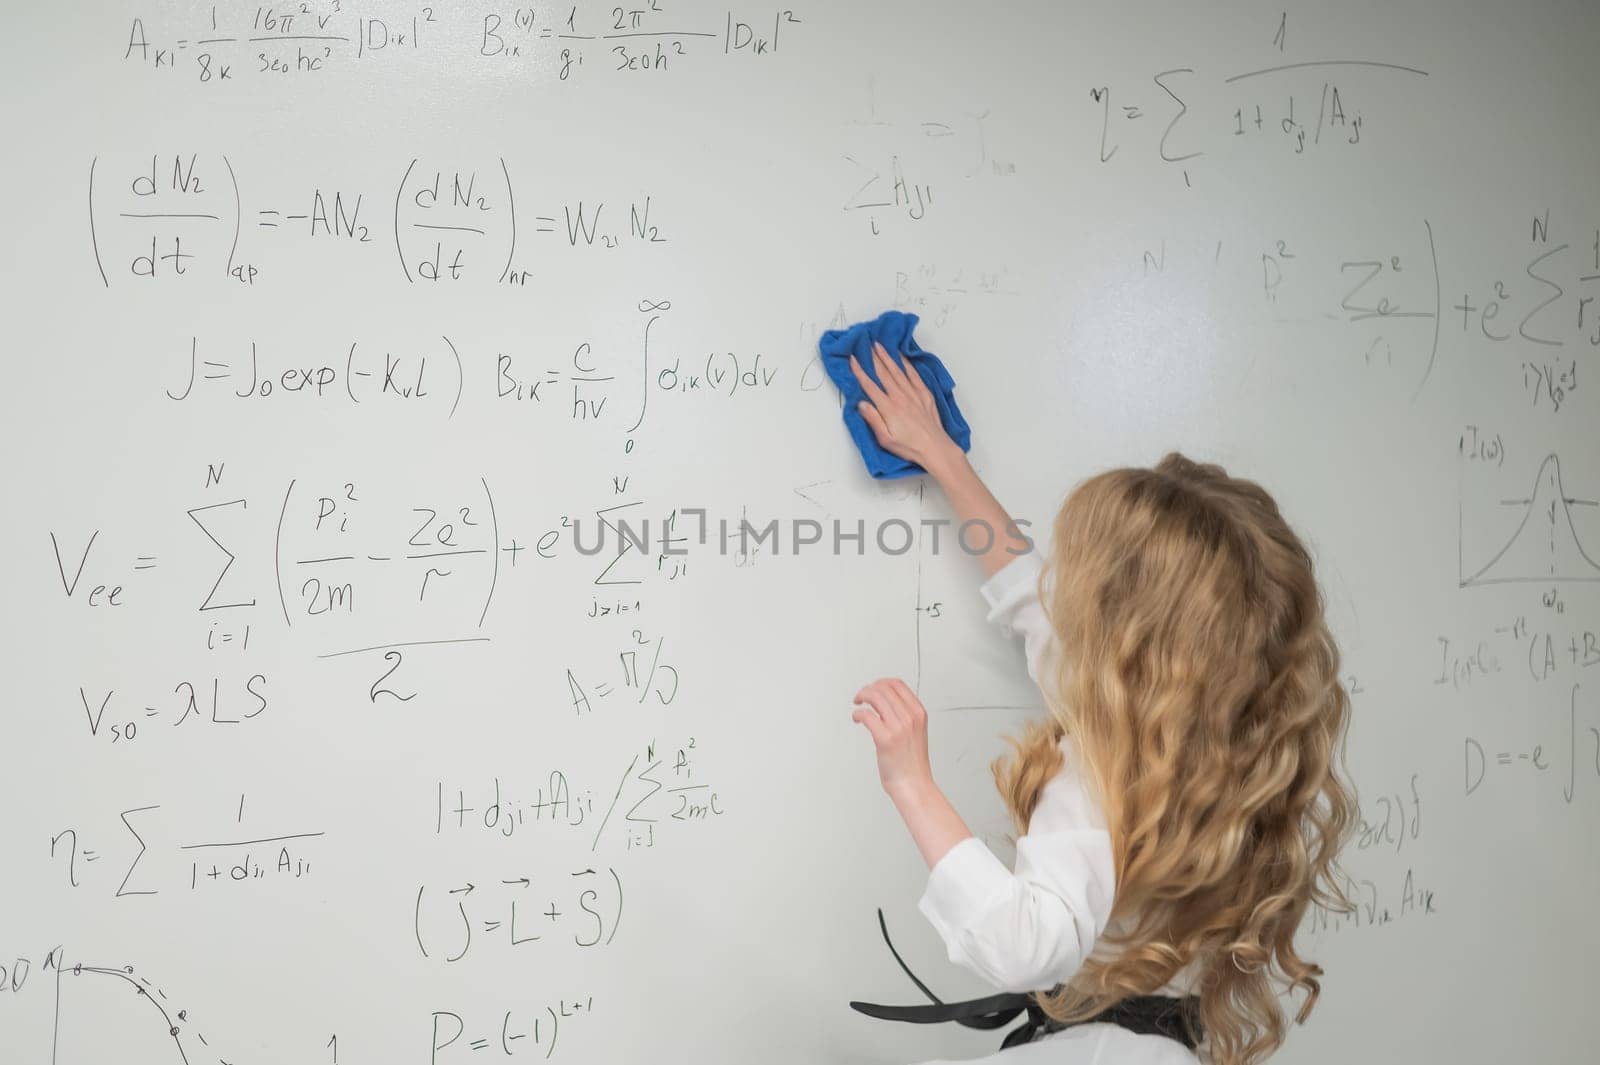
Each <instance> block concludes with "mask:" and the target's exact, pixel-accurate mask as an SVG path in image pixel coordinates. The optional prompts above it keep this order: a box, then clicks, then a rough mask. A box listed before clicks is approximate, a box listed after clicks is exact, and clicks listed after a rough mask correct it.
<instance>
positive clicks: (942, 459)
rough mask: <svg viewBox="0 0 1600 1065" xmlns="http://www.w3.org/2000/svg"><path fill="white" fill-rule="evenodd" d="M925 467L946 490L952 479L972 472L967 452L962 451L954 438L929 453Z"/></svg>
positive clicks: (969, 474)
mask: <svg viewBox="0 0 1600 1065" xmlns="http://www.w3.org/2000/svg"><path fill="white" fill-rule="evenodd" d="M923 469H925V470H927V471H928V473H929V474H930V475H931V476H932V477H933V479H934V480H935V481H938V482H939V486H940V487H941V488H944V489H946V491H948V489H949V486H950V483H951V482H952V481H954V480H956V479H957V478H959V477H962V476H963V475H966V476H971V474H972V464H971V463H969V462H968V461H967V453H966V452H965V451H962V450H961V448H960V446H959V445H958V444H956V442H955V441H954V440H947V441H945V443H944V444H943V445H941V446H940V448H939V450H938V451H936V452H934V453H933V454H931V455H929V456H928V461H927V462H925V463H924V464H923Z"/></svg>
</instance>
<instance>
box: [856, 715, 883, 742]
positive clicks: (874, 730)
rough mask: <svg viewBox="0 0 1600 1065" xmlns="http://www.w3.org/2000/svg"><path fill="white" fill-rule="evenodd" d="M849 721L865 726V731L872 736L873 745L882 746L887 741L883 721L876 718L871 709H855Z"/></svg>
mask: <svg viewBox="0 0 1600 1065" xmlns="http://www.w3.org/2000/svg"><path fill="white" fill-rule="evenodd" d="M850 720H852V721H854V722H856V723H857V724H859V725H864V726H866V729H867V731H868V732H870V733H871V734H872V742H873V743H874V744H882V743H883V742H884V741H885V740H886V739H888V735H887V733H886V731H885V729H884V724H883V720H882V719H881V718H879V717H878V713H877V711H875V710H873V709H872V708H871V707H857V708H856V709H855V710H854V711H853V712H852V713H851V714H850Z"/></svg>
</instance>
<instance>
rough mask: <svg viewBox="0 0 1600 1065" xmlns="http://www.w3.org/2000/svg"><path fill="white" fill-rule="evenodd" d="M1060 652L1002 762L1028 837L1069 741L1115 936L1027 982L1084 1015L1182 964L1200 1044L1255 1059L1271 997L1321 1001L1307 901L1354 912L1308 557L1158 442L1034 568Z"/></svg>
mask: <svg viewBox="0 0 1600 1065" xmlns="http://www.w3.org/2000/svg"><path fill="white" fill-rule="evenodd" d="M1041 593H1042V594H1043V595H1044V603H1045V607H1046V612H1047V613H1048V614H1049V616H1050V618H1051V623H1052V627H1053V628H1054V630H1055V633H1056V636H1057V641H1058V643H1057V649H1058V653H1057V654H1056V655H1055V660H1054V663H1053V665H1052V667H1051V673H1050V675H1049V676H1047V677H1046V678H1045V687H1046V694H1047V704H1048V706H1049V714H1048V715H1047V716H1046V717H1045V719H1043V720H1042V721H1039V722H1036V723H1034V724H1033V725H1032V726H1030V727H1029V728H1028V729H1027V730H1026V731H1025V732H1024V733H1023V734H1022V735H1021V736H1020V737H1018V738H1016V739H1014V740H1013V741H1012V743H1013V747H1014V750H1013V753H1012V755H1011V756H1010V757H1008V758H1001V759H999V760H997V761H996V762H995V764H994V774H995V781H996V783H997V785H998V786H999V788H1000V793H1001V795H1002V796H1003V797H1004V799H1005V801H1006V805H1007V807H1008V809H1009V810H1010V813H1011V816H1012V819H1013V821H1014V822H1015V823H1016V825H1017V830H1018V831H1019V832H1025V831H1026V829H1027V823H1028V820H1029V818H1030V817H1031V815H1032V813H1033V809H1034V807H1035V805H1036V804H1037V803H1038V800H1039V794H1040V791H1041V790H1042V789H1043V787H1044V785H1045V784H1046V782H1047V781H1048V780H1049V779H1050V778H1051V777H1052V776H1054V775H1055V774H1056V772H1057V771H1058V770H1059V768H1060V766H1061V761H1062V757H1063V755H1062V750H1061V747H1060V740H1061V738H1062V737H1063V736H1064V735H1065V736H1070V737H1071V740H1072V742H1073V744H1074V745H1075V747H1076V749H1077V752H1078V755H1079V757H1080V759H1081V761H1082V765H1083V768H1084V770H1085V773H1086V776H1087V779H1088V782H1089V784H1090V786H1091V788H1092V790H1093V791H1094V792H1095V793H1096V797H1097V798H1098V799H1099V800H1100V802H1101V804H1102V807H1103V809H1104V811H1105V816H1106V821H1107V824H1108V827H1109V828H1110V832H1111V838H1112V845H1113V853H1114V856H1115V862H1116V901H1115V904H1114V907H1113V911H1112V919H1111V925H1110V928H1111V929H1116V930H1117V931H1114V932H1112V931H1108V933H1107V935H1106V937H1105V938H1104V939H1103V942H1104V944H1105V945H1106V947H1107V948H1109V949H1103V950H1097V951H1096V952H1094V953H1093V954H1092V955H1091V956H1090V958H1089V960H1088V961H1087V962H1086V964H1085V965H1084V966H1083V968H1082V969H1080V970H1079V972H1078V973H1077V974H1076V975H1075V976H1074V977H1073V979H1072V980H1071V981H1070V982H1069V983H1067V984H1066V985H1064V986H1062V987H1060V988H1057V989H1055V990H1054V991H1053V992H1049V993H1041V994H1039V996H1038V1001H1039V1003H1040V1005H1041V1006H1042V1007H1043V1008H1044V1010H1045V1012H1046V1013H1048V1014H1049V1015H1051V1016H1052V1017H1056V1018H1058V1019H1060V1020H1081V1019H1083V1018H1085V1017H1088V1016H1092V1015H1093V1014H1095V1013H1098V1012H1100V1011H1101V1010H1103V1009H1105V1008H1107V1007H1108V1006H1111V1005H1113V1004H1114V1003H1116V1002H1118V1001H1120V1000H1122V999H1124V998H1128V997H1131V996H1135V995H1147V994H1151V993H1153V992H1154V991H1156V990H1157V989H1158V988H1160V987H1162V986H1163V985H1165V984H1166V983H1167V982H1168V981H1170V980H1171V979H1172V978H1173V977H1174V976H1175V975H1176V974H1177V973H1178V972H1179V971H1180V970H1183V969H1185V968H1186V967H1187V966H1189V965H1191V964H1193V965H1195V966H1196V970H1195V971H1196V972H1197V973H1198V974H1199V977H1200V980H1199V988H1198V996H1199V1010H1198V1016H1197V1018H1195V1019H1196V1020H1198V1022H1199V1024H1200V1026H1201V1028H1202V1029H1203V1031H1204V1035H1205V1047H1204V1049H1205V1052H1206V1054H1207V1055H1208V1056H1209V1058H1210V1060H1212V1061H1214V1062H1217V1063H1219V1065H1253V1063H1256V1062H1259V1061H1261V1060H1262V1059H1263V1058H1265V1057H1266V1056H1267V1055H1268V1054H1270V1053H1271V1052H1272V1051H1274V1050H1275V1049H1277V1047H1278V1046H1279V1045H1280V1044H1281V1043H1282V1042H1283V1039H1284V1035H1285V1028H1286V1024H1285V1017H1284V1012H1283V1008H1282V1003H1281V1001H1280V997H1281V994H1282V993H1286V992H1292V991H1299V992H1303V993H1304V995H1305V998H1304V1001H1303V1002H1302V1003H1301V1005H1300V1008H1299V1010H1298V1013H1297V1014H1296V1020H1297V1021H1304V1020H1305V1018H1306V1017H1307V1016H1308V1015H1309V1014H1310V1012H1311V1009H1312V1007H1313V1006H1314V1005H1315V1004H1316V1001H1317V996H1318V994H1319V991H1320V982H1319V979H1318V978H1319V977H1320V976H1321V975H1322V969H1321V967H1320V966H1318V965H1316V964H1315V963H1314V962H1312V961H1310V960H1308V959H1306V958H1304V957H1302V956H1301V955H1300V954H1299V952H1298V951H1297V950H1296V949H1295V945H1294V937H1295V933H1296V931H1297V930H1298V929H1299V927H1300V924H1301V921H1302V919H1303V918H1304V917H1305V915H1306V911H1307V908H1308V907H1309V906H1311V905H1313V904H1317V905H1322V906H1325V907H1328V908H1329V909H1335V910H1345V909H1348V907H1349V903H1348V900H1347V899H1346V898H1345V897H1344V894H1343V891H1342V889H1341V888H1340V886H1339V883H1338V879H1337V878H1338V876H1339V872H1338V869H1337V867H1336V864H1335V859H1336V857H1337V854H1338V851H1339V848H1340V846H1341V845H1342V843H1343V842H1344V840H1345V838H1346V836H1347V834H1348V832H1349V830H1350V828H1351V826H1352V823H1353V821H1354V819H1355V815H1356V810H1355V800H1354V796H1353V794H1352V792H1351V789H1350V788H1349V786H1348V785H1347V784H1346V783H1345V782H1344V781H1343V780H1342V779H1341V770H1342V761H1343V745H1344V733H1345V727H1346V721H1347V719H1348V717H1349V711H1350V700H1349V696H1348V695H1347V693H1346V692H1345V689H1344V687H1343V686H1342V684H1341V683H1340V681H1339V676H1338V669H1339V651H1338V648H1337V646H1336V645H1335V643H1334V640H1333V637H1332V635H1331V634H1330V632H1329V630H1328V625H1327V622H1326V620H1325V619H1324V616H1323V602H1322V596H1321V592H1320V590H1319V589H1318V586H1317V582H1316V579H1315V576H1314V575H1313V572H1312V561H1311V556H1310V554H1309V552H1307V550H1306V548H1305V547H1304V545H1303V544H1302V543H1301V542H1300V539H1299V538H1298V537H1297V536H1296V535H1295V534H1294V532H1293V531H1292V530H1291V529H1290V528H1289V526H1288V524H1287V523H1286V522H1285V521H1284V519H1283V516H1282V515H1281V514H1280V513H1279V511H1278V507H1277V504H1276V503H1275V502H1274V501H1273V499H1272V497H1271V496H1270V495H1268V494H1267V492H1266V491H1264V490H1263V489H1262V488H1261V487H1260V486H1259V485H1256V484H1254V483H1252V482H1250V481H1246V480H1241V479H1239V478H1235V477H1230V476H1228V474H1227V473H1226V472H1225V471H1224V470H1223V469H1222V468H1221V467H1219V466H1214V465H1206V464H1201V463H1196V462H1193V461H1191V460H1189V459H1187V458H1185V457H1183V456H1182V455H1178V454H1171V455H1168V456H1167V457H1166V458H1164V459H1162V460H1161V462H1160V463H1158V464H1157V465H1156V466H1155V467H1154V468H1150V469H1145V468H1126V469H1116V470H1111V471H1108V472H1106V473H1102V474H1100V475H1098V476H1096V477H1093V478H1091V479H1090V480H1088V481H1085V482H1084V483H1083V484H1082V485H1080V486H1079V487H1078V488H1077V489H1076V490H1075V491H1073V492H1072V494H1071V495H1070V496H1069V497H1068V499H1067V501H1066V502H1065V503H1064V504H1063V505H1062V507H1061V510H1060V513H1059V514H1058V515H1057V517H1056V521H1055V529H1054V546H1053V550H1052V553H1051V557H1050V558H1049V559H1048V560H1047V563H1046V567H1045V573H1044V577H1043V579H1042V580H1041Z"/></svg>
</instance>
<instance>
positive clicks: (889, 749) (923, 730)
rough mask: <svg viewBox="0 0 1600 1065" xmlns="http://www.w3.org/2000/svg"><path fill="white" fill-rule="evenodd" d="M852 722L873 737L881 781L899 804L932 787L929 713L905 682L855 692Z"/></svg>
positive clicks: (876, 684)
mask: <svg viewBox="0 0 1600 1065" xmlns="http://www.w3.org/2000/svg"><path fill="white" fill-rule="evenodd" d="M855 701H856V703H857V704H858V705H857V707H856V709H855V712H854V713H852V714H851V715H850V717H851V719H852V720H854V721H855V722H857V723H858V724H861V725H865V726H866V728H867V731H868V732H870V733H872V743H873V746H874V747H876V748H877V751H878V779H879V780H880V781H882V783H883V790H884V791H886V792H888V793H889V795H890V797H891V798H894V799H896V800H898V799H900V798H902V797H904V796H906V795H909V794H911V793H913V792H916V791H917V790H918V789H920V788H923V787H924V786H926V785H931V784H932V783H933V769H932V768H931V767H930V766H929V764H928V711H927V710H926V709H925V708H924V707H923V705H922V700H920V699H918V698H917V697H916V695H915V694H913V692H912V691H911V689H910V688H909V687H907V686H906V682H905V681H903V680H897V679H893V678H885V679H883V680H876V681H873V682H872V683H871V684H868V685H867V686H866V687H865V688H862V689H861V690H860V691H858V692H856V698H855Z"/></svg>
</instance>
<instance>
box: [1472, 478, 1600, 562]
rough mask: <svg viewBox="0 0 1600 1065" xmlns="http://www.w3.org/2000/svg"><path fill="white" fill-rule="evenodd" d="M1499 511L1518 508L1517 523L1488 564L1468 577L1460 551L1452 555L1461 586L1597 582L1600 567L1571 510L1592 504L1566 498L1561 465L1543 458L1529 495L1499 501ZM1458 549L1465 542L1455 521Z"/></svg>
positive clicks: (1595, 503)
mask: <svg viewBox="0 0 1600 1065" xmlns="http://www.w3.org/2000/svg"><path fill="white" fill-rule="evenodd" d="M1500 503H1501V506H1504V507H1519V508H1521V510H1522V516H1521V520H1520V521H1518V522H1517V527H1516V531H1514V532H1513V533H1512V534H1511V536H1510V538H1509V539H1507V540H1506V541H1505V543H1504V544H1503V545H1501V547H1500V548H1499V550H1497V551H1495V552H1494V554H1493V555H1492V556H1491V557H1490V558H1489V560H1488V562H1486V563H1484V564H1483V565H1482V566H1480V567H1478V568H1477V569H1476V570H1473V571H1472V572H1471V573H1469V572H1468V571H1467V569H1466V566H1465V549H1464V546H1463V548H1462V550H1461V551H1460V553H1458V555H1457V565H1458V566H1459V567H1460V572H1459V577H1460V585H1461V587H1463V588H1468V587H1473V586H1476V585H1483V584H1524V583H1537V584H1546V583H1549V582H1551V581H1600V563H1597V562H1596V561H1595V555H1594V553H1593V552H1591V551H1589V550H1588V548H1586V547H1585V546H1584V543H1583V538H1582V536H1581V535H1580V534H1579V532H1578V528H1579V526H1578V523H1577V522H1575V521H1574V520H1573V508H1574V507H1594V506H1596V505H1597V501H1596V500H1593V499H1578V498H1576V497H1574V496H1570V495H1568V494H1567V491H1566V488H1565V486H1564V485H1563V483H1562V479H1561V459H1560V458H1559V457H1558V456H1556V455H1554V454H1550V455H1546V456H1545V458H1544V461H1543V462H1542V463H1540V464H1539V472H1538V474H1537V475H1535V477H1534V479H1533V489H1532V491H1530V492H1529V493H1528V495H1527V496H1526V497H1524V498H1520V499H1503V500H1501V501H1500ZM1457 536H1458V544H1462V545H1464V542H1465V536H1464V533H1463V530H1462V525H1461V521H1460V516H1459V514H1458V523H1457Z"/></svg>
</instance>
